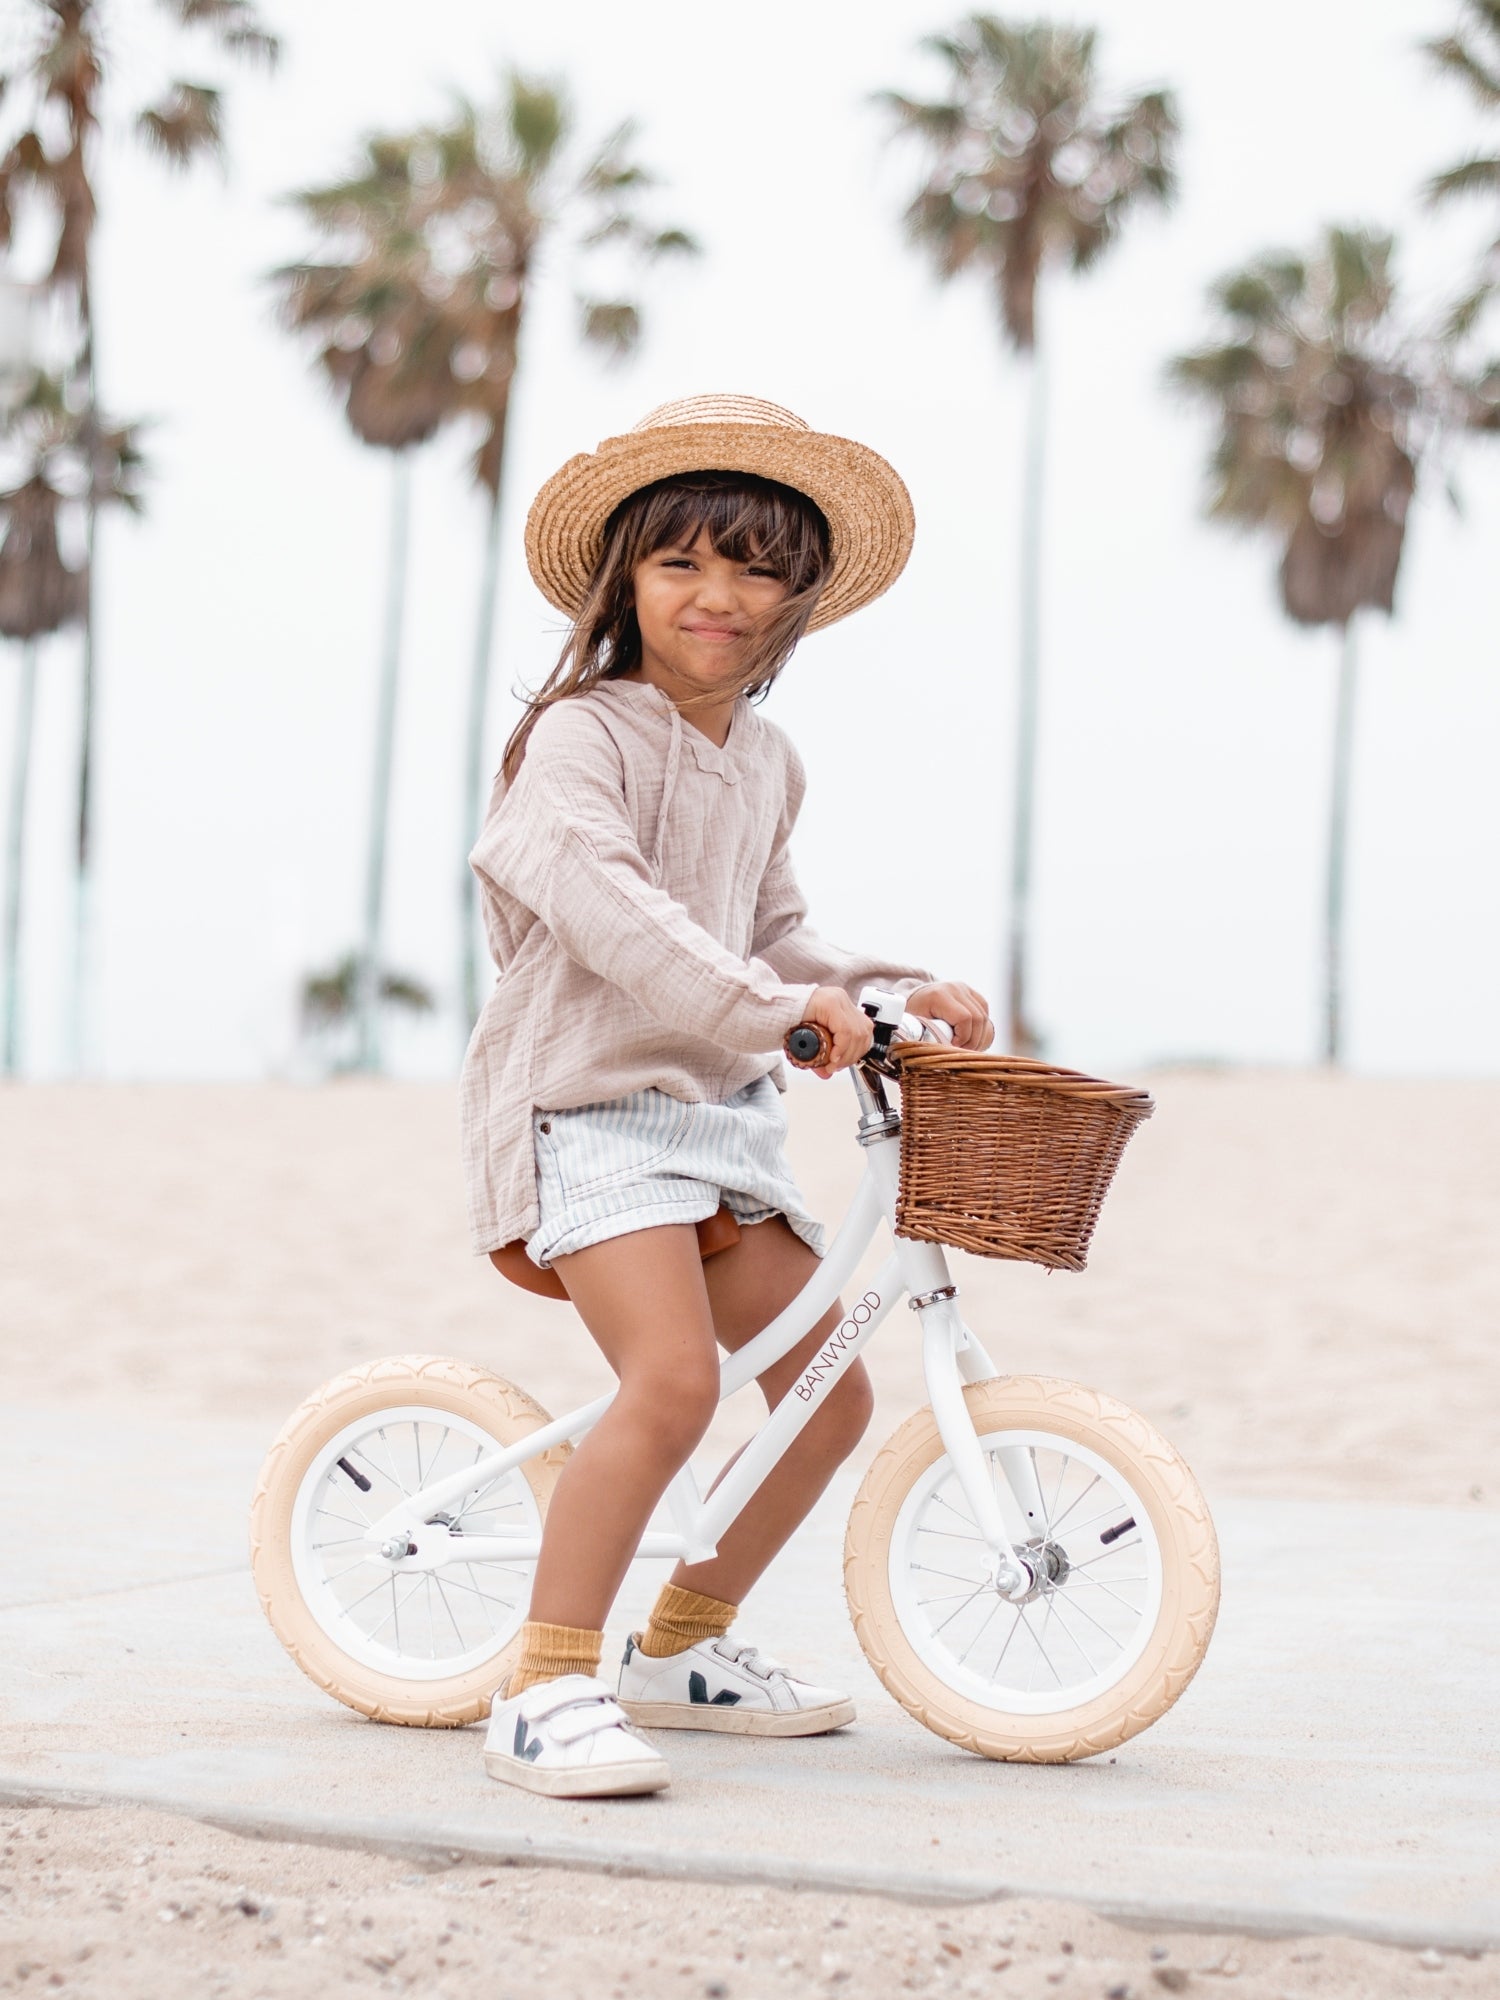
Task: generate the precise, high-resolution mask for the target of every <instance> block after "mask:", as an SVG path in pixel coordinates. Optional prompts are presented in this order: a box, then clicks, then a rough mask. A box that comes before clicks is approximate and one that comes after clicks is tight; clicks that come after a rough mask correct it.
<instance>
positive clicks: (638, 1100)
mask: <svg viewBox="0 0 1500 2000" xmlns="http://www.w3.org/2000/svg"><path fill="white" fill-rule="evenodd" d="M531 1126H532V1143H533V1147H534V1149H535V1153H536V1177H537V1199H538V1202H539V1204H540V1207H541V1221H540V1223H539V1224H538V1225H537V1227H536V1229H535V1230H533V1232H532V1233H531V1235H530V1236H529V1237H527V1239H526V1254H527V1256H528V1257H530V1259H531V1261H532V1262H533V1263H534V1264H537V1265H540V1267H541V1268H542V1269H543V1270H546V1269H547V1268H548V1262H549V1259H550V1258H552V1257H553V1256H557V1255H563V1256H566V1255H567V1254H568V1253H569V1252H571V1251H574V1250H582V1249H583V1248H584V1247H585V1245H587V1244H589V1243H602V1242H603V1241H604V1239H605V1238H606V1237H609V1236H624V1235H626V1234H627V1233H628V1232H629V1231H631V1230H634V1229H650V1228H652V1227H654V1226H657V1225H659V1224H662V1223H667V1222H701V1221H702V1220H703V1219H704V1217H705V1216H709V1215H712V1214H713V1212H714V1210H715V1209H716V1208H717V1207H718V1206H719V1204H720V1202H721V1201H723V1202H727V1203H728V1205H729V1208H730V1210H731V1211H732V1213H733V1214H734V1217H735V1219H736V1221H738V1222H742V1223H749V1222H764V1221H765V1219H766V1217H767V1216H770V1215H777V1214H781V1215H784V1216H785V1217H786V1219H787V1222H788V1223H789V1224H790V1225H791V1227H792V1228H793V1229H794V1230H795V1231H796V1232H797V1234H798V1235H799V1236H800V1237H801V1238H802V1240H803V1242H804V1243H806V1244H807V1245H808V1247H809V1248H810V1249H811V1250H813V1251H814V1252H816V1254H817V1255H818V1256H819V1257H822V1256H823V1255H825V1253H826V1251H827V1247H828V1243H827V1233H826V1231H825V1230H824V1228H823V1225H822V1223H820V1222H817V1221H815V1220H814V1218H813V1217H812V1216H811V1215H809V1214H808V1212H807V1209H806V1206H805V1204H804V1202H803V1199H802V1195H801V1192H800V1190H799V1189H798V1187H797V1183H796V1182H795V1181H794V1180H793V1178H792V1174H791V1169H790V1167H789V1166H788V1165H787V1161H786V1155H785V1153H784V1152H783V1150H782V1148H783V1143H784V1141H785V1138H786V1130H787V1115H786V1103H785V1093H784V1092H782V1091H780V1090H778V1089H777V1087H776V1081H775V1078H774V1077H773V1076H771V1075H770V1074H769V1072H768V1073H767V1074H766V1075H764V1076H758V1077H756V1078H755V1080H754V1082H753V1083H747V1084H746V1085H745V1087H744V1089H743V1090H737V1091H736V1092H735V1093H734V1095H733V1096H732V1097H730V1098H726V1100H725V1101H724V1103H722V1104H692V1103H688V1102H686V1101H685V1100H684V1099H682V1098H680V1097H672V1096H669V1095H668V1093H667V1092H666V1091H664V1090H657V1089H654V1088H647V1089H645V1090H635V1091H632V1092H631V1093H630V1094H629V1096H627V1097H613V1098H609V1099H606V1100H605V1101H604V1102H602V1103H599V1104H581V1105H578V1106H576V1107H575V1108H573V1109H571V1110H566V1111H545V1110H536V1111H534V1112H533V1113H532V1121H531Z"/></svg>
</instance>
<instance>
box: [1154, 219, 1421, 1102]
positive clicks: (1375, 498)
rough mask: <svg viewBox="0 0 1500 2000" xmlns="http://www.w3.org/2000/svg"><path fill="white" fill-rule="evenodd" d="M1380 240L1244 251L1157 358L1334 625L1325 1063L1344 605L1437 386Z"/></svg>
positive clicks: (1303, 613)
mask: <svg viewBox="0 0 1500 2000" xmlns="http://www.w3.org/2000/svg"><path fill="white" fill-rule="evenodd" d="M1392 255H1393V242H1392V238H1391V237H1390V236H1387V235H1380V234H1377V233H1374V232H1372V231H1368V230H1362V229H1328V230H1326V231H1325V232H1324V235H1323V238H1322V241H1321V243H1320V245H1319V246H1318V249H1317V251H1316V253H1315V254H1314V255H1313V256H1311V257H1306V258H1305V257H1299V256H1293V255H1290V254H1286V253H1277V254H1274V255H1269V256H1263V257H1260V258H1258V259H1256V260H1255V261H1254V262H1253V263H1251V264H1249V265H1247V266H1246V267H1245V268H1244V269H1243V270H1240V271H1235V272H1232V273H1231V274H1230V275H1229V276H1227V277H1224V278H1221V279H1220V280H1219V281H1218V282H1217V283H1216V284H1215V285H1214V286H1213V287H1212V289H1211V292H1210V298H1211V301H1212V304H1213V306H1214V307H1215V308H1216V310H1217V312H1218V313H1219V315H1220V318H1221V321H1222V322H1223V324H1222V327H1221V330H1220V333H1219V335H1218V337H1217V338H1216V339H1215V340H1213V341H1212V342H1211V343H1210V344H1209V345H1207V346H1204V347H1200V348H1197V349H1195V350H1194V351H1192V352H1191V353H1187V354H1182V355H1179V356H1178V357H1177V358H1176V359H1175V360H1174V361H1173V362H1172V363H1171V364H1170V367H1169V371H1168V379H1169V380H1170V381H1171V382H1172V383H1173V384H1175V385H1176V386H1177V387H1179V388H1180V389H1182V390H1184V391H1187V392H1188V393H1190V394H1192V395H1195V396H1198V397H1201V398H1203V399H1204V400H1206V401H1207V402H1208V403H1209V404H1210V405H1211V406H1212V408H1213V409H1214V411H1215V413H1216V416H1217V419H1218V425H1219V433H1218V440H1217V443H1216V445H1215V447H1214V452H1213V457H1212V461H1211V479H1212V485H1211V491H1210V495H1209V500H1208V505H1207V513H1208V517H1209V518H1210V519H1211V520H1218V521H1223V522H1226V523H1229V524H1230V525H1233V526H1239V527H1249V528H1255V529H1262V530H1265V531H1267V532H1269V533H1270V534H1271V535H1273V536H1274V537H1275V539H1276V540H1277V541H1278V542H1279V543H1280V545H1281V549H1282V558H1281V568H1280V588H1281V602H1282V607H1283V609H1284V610H1285V612H1286V614H1287V616H1288V617H1289V618H1291V619H1292V620H1293V621H1294V623H1296V624H1299V625H1332V626H1335V627H1336V628H1337V630H1338V632H1339V635H1340V653H1339V673H1338V693H1337V701H1336V709H1335V722H1334V734H1333V770H1332V780H1331V784H1330V789H1329V810H1328V850H1327V872H1326V878H1325V889H1324V909H1323V916H1324V924H1323V937H1324V943H1323V1037H1322V1041H1323V1055H1324V1058H1325V1060H1326V1061H1327V1062H1329V1063H1337V1062H1338V1060H1339V1058H1340V1055H1341V1052H1342V1046H1343V1017H1344V1001H1343V995H1344V976H1343V965H1344V947H1343V932H1344V881H1345V872H1346V870H1345V856H1346V850H1347V844H1348V822H1349V786H1350V771H1351V766H1352V758H1353V737H1354V712H1355V697H1356V692H1357V660H1356V649H1355V619H1356V615H1357V613H1358V612H1360V611H1361V610H1363V609H1366V608H1368V609H1372V610H1379V611H1383V612H1385V613H1386V614H1387V615H1389V614H1390V612H1391V611H1392V609H1393V606H1394V601H1395V589H1396V578H1397V573H1398V571H1399V569H1400V564H1401V555H1402V551H1403V548H1404V547H1405V541H1406V519H1407V510H1408V508H1409V506H1410V504H1411V500H1412V495H1413V493H1414V492H1415V490H1416V483H1417V469H1418V465H1419V462H1420V460H1421V457H1422V454H1423V451H1424V450H1425V449H1426V447H1427V445H1428V444H1429V443H1430V442H1431V439H1432V436H1433V434H1434V426H1435V424H1436V423H1437V422H1438V421H1439V419H1440V416H1441V412H1442V407H1443V401H1444V397H1445V395H1446V393H1447V374H1446V353H1445V347H1444V344H1443V342H1442V340H1441V338H1439V339H1437V340H1435V341H1421V340H1418V339H1417V338H1416V337H1415V336H1413V335H1410V334H1408V333H1406V332H1405V331H1404V330H1403V329H1402V327H1401V325H1400V323H1399V320H1398V317H1397V312H1396V288H1395V282H1394V279H1393V277H1392V272H1391V263H1392Z"/></svg>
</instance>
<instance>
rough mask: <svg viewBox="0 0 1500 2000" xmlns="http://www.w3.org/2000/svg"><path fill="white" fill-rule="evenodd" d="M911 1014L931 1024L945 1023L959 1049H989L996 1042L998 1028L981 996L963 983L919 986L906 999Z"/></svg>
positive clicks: (949, 981)
mask: <svg viewBox="0 0 1500 2000" xmlns="http://www.w3.org/2000/svg"><path fill="white" fill-rule="evenodd" d="M906 1011H907V1013H908V1014H921V1015H922V1016H923V1017H924V1018H925V1019H927V1020H929V1021H946V1022H947V1023H948V1025H949V1027H950V1028H951V1029H952V1030H953V1046H954V1047H955V1048H956V1049H987V1048H988V1047H989V1045H990V1043H991V1042H992V1041H994V1039H995V1024H994V1022H993V1021H992V1020H991V1019H990V1010H989V1008H988V1006H987V1005H986V1004H985V998H984V995H983V994H982V993H979V992H976V991H975V989H974V988H973V987H972V986H965V985H964V983H963V982H962V980H958V979H945V980H944V981H943V982H942V983H941V985H934V986H919V987H918V988H917V990H916V992H915V993H909V994H908V995H907V996H906Z"/></svg>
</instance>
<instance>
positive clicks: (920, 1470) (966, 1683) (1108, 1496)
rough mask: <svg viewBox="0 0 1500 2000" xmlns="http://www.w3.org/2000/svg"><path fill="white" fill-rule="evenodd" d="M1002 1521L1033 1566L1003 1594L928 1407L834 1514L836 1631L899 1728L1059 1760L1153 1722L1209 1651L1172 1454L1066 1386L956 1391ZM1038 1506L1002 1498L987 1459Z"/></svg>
mask: <svg viewBox="0 0 1500 2000" xmlns="http://www.w3.org/2000/svg"><path fill="white" fill-rule="evenodd" d="M964 1401H965V1403H966V1404H967V1405H968V1409H969V1414H970V1416H971V1418H972V1420H973V1423H974V1428H975V1432H976V1433H977V1435H978V1438H979V1442H980V1447H981V1449H982V1450H983V1452H984V1454H985V1457H986V1459H987V1461H988V1464H989V1468H990V1474H991V1478H992V1479H993V1481H994V1484H995V1490H996V1493H997V1495H998V1496H999V1497H1000V1499H1001V1502H1002V1512H1003V1513H1004V1515H1005V1518H1006V1524H1007V1531H1008V1532H1009V1533H1010V1534H1011V1536H1012V1538H1013V1539H1014V1541H1015V1543H1016V1546H1017V1548H1018V1550H1019V1551H1020V1553H1021V1554H1023V1555H1024V1556H1025V1557H1026V1558H1027V1560H1028V1562H1029V1563H1030V1565H1031V1567H1032V1569H1033V1570H1034V1571H1035V1573H1036V1583H1035V1585H1034V1587H1033V1588H1032V1590H1031V1591H1030V1592H1029V1593H1028V1595H1027V1597H1026V1598H1025V1599H1024V1600H1023V1601H1021V1602H1019V1603H1018V1602H1013V1601H1012V1600H1010V1599H1009V1598H1006V1597H1004V1596H1002V1595H1001V1594H1000V1592H999V1591H998V1590H997V1589H996V1588H995V1587H994V1585H993V1584H992V1583H991V1582H990V1580H989V1550H988V1546H987V1544H986V1543H985V1541H984V1538H983V1536H982V1535H981V1534H980V1532H979V1529H978V1525H977V1523H976V1522H975V1520H974V1516H973V1514H972V1512H971V1511H970V1509H969V1507H968V1503H967V1502H966V1501H965V1499H964V1496H963V1493H962V1491H961V1489H960V1488H959V1484H958V1480H957V1477H956V1475H955V1474H954V1471H953V1466H952V1463H951V1461H950V1460H949V1458H948V1456H947V1454H946V1452H945V1451H944V1449H943V1443H942V1439H941V1438H940V1437H939V1435H938V1429H937V1422H936V1420H935V1418H934V1417H933V1414H932V1412H931V1410H930V1409H924V1410H920V1411H918V1412H917V1414H916V1415H915V1416H913V1417H912V1418H910V1419H909V1420H908V1421H907V1422H906V1423H905V1424H903V1425H902V1426H901V1428H900V1429H899V1430H898V1431H897V1432H896V1434H895V1435H894V1437H892V1439H891V1440H890V1442H889V1443H888V1444H887V1445H886V1446H885V1448H884V1449H883V1450H882V1452H881V1453H880V1455H879V1457H878V1458H877V1459H876V1460H875V1462H874V1464H873V1465H872V1466H871V1467H870V1470H869V1472H868V1474H867V1475H866V1477H865V1480H864V1483H863V1485H862V1486H861V1487H860V1490H859V1493H858V1495H857V1497H856V1499H855V1503H854V1507H853V1510H852V1512H851V1514H850V1517H849V1528H848V1534H847V1537H846V1541H845V1553H844V1583H845V1589H846V1592H847V1595H848V1599H849V1608H850V1612H851V1615H852V1616H853V1619H854V1629H855V1632H856V1633H857V1635H858V1637H859V1642H860V1644H861V1646H862V1647H863V1648H864V1651H865V1654H866V1656H867V1658H868V1659H869V1661H870V1663H871V1665H872V1666H873V1667H874V1669H875V1671H876V1672H877V1673H878V1674H879V1676H880V1678H881V1680H882V1681H883V1682H884V1683H885V1685H886V1687H887V1688H888V1689H889V1690H890V1692H891V1693H892V1694H893V1695H894V1696H895V1697H896V1699H897V1700H898V1701H899V1702H900V1703H901V1705H902V1706H903V1707H904V1708H905V1709H907V1710H908V1711H909V1712H910V1713H911V1714H912V1715H913V1716H915V1717H916V1719H917V1720H918V1721H919V1722H921V1723H923V1724H925V1725H926V1727H927V1728H929V1729H932V1730H935V1731H936V1732H937V1733H938V1735H940V1736H945V1737H947V1738H948V1740H949V1741H950V1742H953V1743H959V1744H962V1745H963V1747H964V1748H966V1749H969V1750H975V1751H977V1752H978V1753H979V1754H980V1755H981V1756H985V1757H997V1758H1006V1759H1010V1760H1014V1761H1019V1762H1025V1763H1062V1762H1068V1761H1071V1760H1072V1759H1075V1758H1079V1757H1089V1756H1093V1755H1095V1754H1097V1753H1098V1752H1099V1751H1101V1750H1111V1749H1113V1748H1114V1747H1115V1746H1116V1745H1117V1744H1119V1743H1123V1742H1125V1741H1126V1740H1127V1739H1128V1738H1129V1737H1131V1736H1134V1735H1135V1734H1136V1733H1137V1732H1138V1731H1140V1730H1142V1729H1144V1728H1146V1727H1147V1726H1148V1724H1150V1723H1152V1722H1154V1721H1156V1719H1157V1718H1158V1717H1159V1716H1161V1715H1163V1714H1164V1713H1165V1712H1166V1710H1167V1709H1168V1708H1170V1707H1171V1705H1172V1703H1173V1702H1174V1701H1175V1700H1176V1699H1177V1697H1178V1695H1180V1694H1181V1692H1182V1690H1183V1689H1184V1688H1185V1687H1186V1686H1187V1684H1188V1682H1189V1681H1190V1680H1191V1679H1192V1677H1193V1675H1194V1674H1195V1673H1196V1672H1197V1669H1198V1666H1199V1664H1200V1662H1201V1661H1202V1659H1203V1655H1204V1653H1205V1652H1206V1651H1207V1648H1208V1642H1209V1639H1210V1637H1211V1636H1212V1633H1213V1628H1214V1620H1215V1617H1216V1616H1217V1613H1218V1604H1219V1552H1218V1543H1217V1540H1216V1538H1215V1535H1214V1529H1213V1522H1212V1520H1211V1519H1210V1517H1209V1513H1208V1509H1207V1507H1206V1505H1205V1503H1204V1499H1203V1495H1202V1493H1201V1492H1200V1491H1199V1488H1198V1484H1197V1481H1196V1480H1195V1479H1194V1478H1193V1475H1192V1473H1191V1472H1190V1471H1189V1470H1188V1467H1187V1465H1186V1463H1185V1461H1184V1460H1183V1459H1182V1458H1181V1456H1180V1455H1179V1454H1178V1453H1177V1452H1176V1451H1175V1450H1174V1449H1173V1447H1172V1446H1171V1445H1170V1444H1168V1443H1167V1441H1166V1439H1165V1438H1163V1437H1162V1436H1161V1435H1160V1433H1159V1432H1157V1431H1156V1430H1154V1429H1153V1428H1152V1426H1151V1425H1150V1424H1148V1423H1147V1421H1146V1419H1145V1418H1144V1417H1142V1416H1140V1415H1139V1414H1138V1413H1137V1412H1136V1411H1134V1410H1131V1409H1127V1408H1126V1406H1125V1405H1124V1404H1123V1403H1118V1402H1116V1401H1115V1400H1114V1399H1113V1398H1112V1397H1109V1396H1105V1395H1101V1394H1100V1393H1099V1392H1098V1391H1097V1390H1094V1389H1086V1388H1084V1387H1083V1386H1082V1385H1081V1384H1079V1383H1076V1382H1061V1381H1056V1380H1052V1379H1049V1378H1047V1377H1037V1376H1028V1377H1019V1376H997V1377H995V1378H994V1379H993V1380H991V1381H988V1382H980V1383H976V1384H974V1385H973V1386H972V1387H969V1388H967V1389H965V1391H964ZM1007 1463H1008V1464H1010V1465H1011V1466H1012V1468H1019V1469H1020V1470H1021V1472H1022V1473H1023V1474H1025V1475H1026V1476H1027V1477H1028V1479H1029V1482H1030V1484H1031V1490H1032V1491H1033V1492H1034V1493H1035V1494H1036V1495H1038V1496H1039V1498H1040V1503H1041V1504H1040V1519H1036V1518H1027V1516H1026V1515H1025V1513H1024V1512H1023V1511H1022V1507H1021V1505H1020V1504H1019V1503H1018V1502H1017V1501H1016V1500H1015V1499H1013V1497H1012V1489H1011V1485H1010V1482H1009V1481H1008V1479H1007V1476H1006V1471H1005V1467H1006V1465H1007Z"/></svg>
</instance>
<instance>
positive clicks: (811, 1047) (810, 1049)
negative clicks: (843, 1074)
mask: <svg viewBox="0 0 1500 2000" xmlns="http://www.w3.org/2000/svg"><path fill="white" fill-rule="evenodd" d="M785 1048H786V1052H787V1054H788V1055H789V1056H790V1057H791V1059H792V1061H793V1062H794V1063H796V1064H797V1066H798V1068H799V1069H817V1068H818V1067H820V1065H822V1064H823V1063H826V1062H827V1061H828V1059H829V1057H830V1056H831V1055H832V1054H833V1037H832V1036H831V1035H830V1034H829V1033H828V1031H827V1029H826V1028H816V1027H812V1026H810V1025H809V1024H808V1023H807V1022H803V1024H802V1026H801V1027H799V1028H793V1029H792V1031H791V1033H790V1034H789V1035H788V1036H787V1038H786V1043H785Z"/></svg>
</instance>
